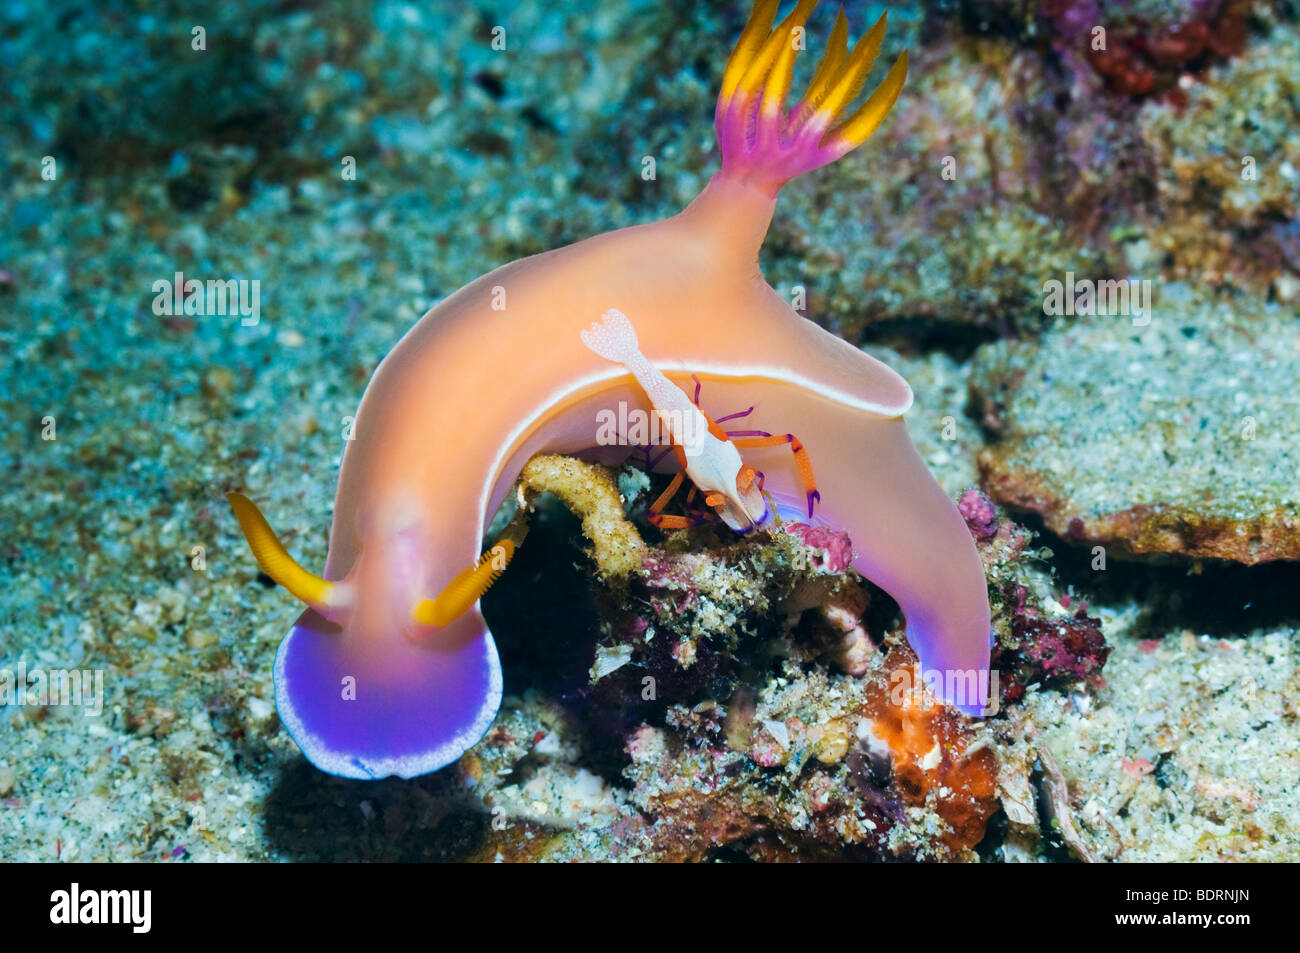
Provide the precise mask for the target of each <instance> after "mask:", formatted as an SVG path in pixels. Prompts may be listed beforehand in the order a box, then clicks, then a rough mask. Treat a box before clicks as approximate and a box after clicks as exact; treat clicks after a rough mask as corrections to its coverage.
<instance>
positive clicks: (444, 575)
mask: <svg viewBox="0 0 1300 953" xmlns="http://www.w3.org/2000/svg"><path fill="white" fill-rule="evenodd" d="M776 6H777V4H776V2H774V0H759V2H758V3H756V5H755V10H754V15H753V17H752V18H751V20H750V23H749V25H748V26H747V27H746V29H745V32H744V33H743V34H742V36H741V39H740V41H739V42H738V44H737V47H736V51H735V52H734V53H733V54H732V59H731V61H730V62H729V63H728V66H727V71H726V73H725V75H724V80H723V91H722V95H721V96H720V98H719V105H718V113H717V116H716V123H717V127H718V137H719V142H720V144H721V147H722V160H723V161H722V170H721V171H720V172H719V173H718V174H717V175H715V176H714V177H713V178H712V179H711V180H710V182H709V183H708V185H707V186H706V188H705V189H704V190H703V192H701V194H700V195H699V196H698V197H697V198H696V199H695V200H694V201H693V202H692V203H691V204H690V205H689V206H688V207H687V208H686V209H685V210H683V211H682V212H680V213H679V214H677V215H674V216H672V217H670V218H667V219H664V220H662V221H659V222H655V223H652V224H647V225H640V226H634V227H631V228H626V229H621V230H618V231H615V232H609V233H606V234H604V235H600V236H597V237H594V238H590V239H587V240H585V241H582V242H579V243H577V244H574V245H570V246H567V247H564V248H560V249H556V250H554V251H550V252H546V253H544V254H540V255H536V256H533V257H530V258H525V259H522V260H519V261H515V262H512V263H510V264H507V265H504V266H502V267H500V268H497V269H496V270H494V271H492V272H490V273H489V274H487V275H484V276H483V277H481V278H479V279H477V280H476V281H473V282H471V283H470V284H468V285H466V286H465V287H463V288H461V289H460V290H459V291H457V292H456V293H454V294H453V295H451V296H450V297H448V298H447V299H445V300H444V301H442V302H441V303H439V304H438V305H437V306H436V307H434V308H433V309H431V310H430V311H429V312H428V313H427V314H426V315H424V317H423V318H421V319H420V321H419V322H417V323H416V324H415V325H414V326H413V327H412V328H411V329H410V330H409V331H408V332H407V334H406V335H405V336H404V337H403V338H402V339H401V341H400V342H399V343H398V344H397V345H396V346H395V347H394V348H393V350H392V351H391V352H390V353H389V354H388V355H387V356H386V357H385V358H384V360H383V361H382V362H381V363H380V365H379V367H378V368H377V369H376V371H375V373H374V376H373V377H372V379H371V381H370V383H369V385H368V386H367V388H366V391H365V394H364V395H363V397H362V400H361V405H360V409H359V411H358V413H357V416H356V424H355V432H354V438H355V439H353V440H352V441H350V442H349V444H348V446H347V449H346V451H345V453H344V456H343V463H342V467H341V470H340V474H339V483H338V492H337V496H336V500H335V506H334V516H333V524H332V529H331V536H330V545H329V555H328V558H327V561H326V566H325V571H324V579H323V580H322V581H321V582H320V584H321V585H324V586H327V587H330V588H329V589H327V590H325V591H327V592H330V591H332V592H334V594H335V602H336V603H337V602H338V601H339V600H338V597H337V594H338V592H346V595H347V600H346V603H347V604H346V606H344V607H343V608H342V609H340V608H339V607H338V606H337V605H336V604H331V605H328V606H326V605H315V606H314V608H309V609H308V610H307V611H306V612H305V613H303V615H302V616H301V617H300V618H299V619H298V621H297V623H296V624H295V625H294V627H293V628H292V629H291V631H290V632H289V634H288V635H287V636H286V638H285V639H284V641H283V642H282V644H281V646H280V650H279V652H278V654H277V657H276V662H275V688H276V703H277V706H278V708H279V712H280V716H281V718H282V720H283V722H284V724H285V726H286V728H287V730H288V731H289V733H290V735H291V736H292V737H293V738H294V740H295V741H296V742H297V743H298V745H299V747H300V748H301V749H302V751H303V752H304V754H305V755H306V756H307V757H308V759H309V760H311V761H312V763H314V764H315V765H317V766H318V767H320V768H322V769H323V770H326V771H329V772H331V773H333V774H338V775H343V776H346V777H356V778H378V777H385V776H388V775H398V776H401V777H412V776H415V775H419V774H424V773H427V772H430V771H434V770H437V769H438V768H440V767H443V766H444V765H446V764H448V763H450V762H451V761H453V760H455V759H456V758H458V757H459V756H460V754H462V753H463V752H464V751H465V750H466V749H467V748H469V747H470V746H471V745H473V744H474V743H475V742H476V741H477V740H478V738H479V737H480V736H481V735H482V734H483V732H485V731H486V729H487V728H488V726H489V725H490V724H491V722H492V720H493V718H494V717H495V714H496V710H497V708H498V706H499V704H500V699H501V692H502V680H501V671H500V664H499V660H498V658H497V653H496V648H495V645H494V643H493V640H492V636H491V634H490V633H489V631H488V629H487V626H486V624H485V622H484V619H483V616H482V614H481V612H480V611H479V607H478V605H477V603H475V604H474V605H472V606H471V607H469V608H468V609H467V611H465V612H464V613H463V614H461V615H460V616H459V617H458V618H456V619H454V620H453V621H451V622H450V623H448V624H447V625H445V626H442V627H439V628H434V627H432V626H426V625H422V624H420V623H419V622H418V621H416V619H415V618H414V616H413V614H412V607H413V606H415V605H416V604H417V603H419V602H420V601H421V600H425V599H428V598H430V597H432V596H433V595H435V594H437V593H440V592H442V591H443V590H444V587H446V586H447V585H448V584H449V583H450V582H452V580H453V579H454V578H456V577H457V575H458V574H459V573H462V572H463V570H464V569H465V567H466V566H470V565H472V564H474V563H475V561H476V559H477V558H478V556H479V549H480V545H481V541H482V539H483V535H484V532H485V529H486V523H487V521H488V520H489V519H490V518H491V516H492V515H493V514H494V513H495V512H496V510H497V508H498V507H499V505H500V504H501V502H502V501H503V500H504V498H505V496H506V495H507V494H508V493H509V491H510V489H511V487H512V486H513V484H514V482H515V480H516V478H517V476H518V475H519V472H520V471H521V469H522V468H523V465H524V464H525V463H526V462H527V461H528V459H529V458H531V457H532V456H533V455H535V454H538V453H544V452H549V453H571V454H578V453H583V452H586V451H590V450H592V449H593V447H594V445H595V443H596V441H595V439H594V435H595V432H596V420H597V415H598V413H599V412H600V411H601V410H603V409H606V408H609V407H612V406H616V405H617V404H618V402H620V401H625V402H627V404H628V405H629V406H630V407H635V408H640V409H642V410H646V409H648V406H649V405H648V403H647V400H646V396H645V394H644V392H643V391H642V390H641V389H640V388H639V386H638V385H637V384H636V382H635V380H634V379H633V378H632V376H631V374H630V373H629V372H628V371H627V369H626V368H624V367H621V366H618V365H616V364H611V363H610V362H609V361H606V360H604V359H602V358H601V357H600V356H598V355H597V354H595V353H593V352H592V351H591V350H590V349H588V348H587V347H585V346H584V344H583V343H582V340H581V337H580V335H581V332H582V331H583V330H584V329H586V328H587V327H589V326H590V324H591V322H592V321H593V320H594V319H595V318H597V317H599V316H600V315H602V314H604V313H606V312H607V311H609V310H610V309H611V308H617V309H618V310H619V311H622V312H624V313H626V314H628V315H634V316H635V320H636V331H637V334H638V337H639V343H640V348H641V351H642V352H643V353H644V356H645V358H646V360H648V361H649V362H651V363H652V364H653V366H654V367H655V368H657V369H659V370H660V371H662V372H664V373H665V374H666V375H667V376H668V377H669V378H670V379H671V380H673V382H674V383H676V384H678V385H680V386H682V387H683V388H686V387H689V386H690V385H689V383H688V382H689V380H690V378H691V375H693V374H694V375H698V377H699V378H700V379H702V381H703V382H704V386H705V388H706V395H707V400H708V401H709V402H710V406H711V407H716V408H723V409H726V408H730V409H735V408H737V407H744V406H747V405H750V404H753V405H756V408H757V409H756V411H755V414H754V416H753V417H751V418H750V419H749V420H748V421H747V424H749V423H752V425H753V426H755V427H758V428H762V429H764V430H767V431H772V432H784V431H790V430H794V431H797V433H798V436H799V438H800V439H801V440H802V442H803V445H804V446H805V447H806V449H807V452H808V454H809V455H810V457H811V459H812V460H814V461H816V466H817V482H818V487H819V490H820V493H821V500H822V502H821V503H820V504H819V506H818V521H819V522H822V523H825V524H827V525H831V526H834V527H837V528H842V529H845V530H847V531H848V533H849V535H850V538H851V539H852V540H853V542H854V545H855V549H856V550H857V553H856V557H855V559H854V562H853V565H854V567H855V568H856V569H857V570H858V571H859V572H861V573H862V574H863V575H864V576H865V577H867V578H868V579H870V580H872V581H873V582H875V583H876V584H877V585H879V586H880V587H881V588H883V589H885V590H886V591H887V592H889V593H890V594H891V595H892V596H893V597H894V598H895V599H896V600H897V601H898V603H899V605H900V606H901V608H902V610H903V613H904V615H905V617H906V622H907V636H908V639H909V641H910V642H911V644H912V645H913V647H914V648H915V649H916V651H917V654H918V655H919V657H920V659H921V662H922V667H923V668H924V669H925V670H926V671H927V672H930V671H934V672H951V671H958V672H966V671H974V672H977V673H979V675H978V679H979V682H980V690H979V696H978V698H976V699H954V698H952V697H950V694H944V689H943V687H942V680H941V681H940V683H939V684H938V685H937V686H936V693H937V694H939V695H940V697H941V698H942V699H943V700H945V701H949V702H958V703H959V707H961V708H962V709H963V710H965V711H967V712H969V713H972V714H978V713H980V712H981V711H982V710H983V709H984V708H985V702H986V697H987V676H988V665H989V650H990V626H989V609H988V599H987V593H986V588H985V580H984V574H983V570H982V567H981V565H980V561H979V558H978V555H977V553H976V551H975V547H974V543H973V541H972V539H971V536H970V533H969V532H968V531H967V529H966V526H965V524H964V522H963V521H962V519H961V517H960V515H959V514H958V512H957V509H956V507H955V506H954V504H953V502H952V501H951V500H950V499H949V498H948V496H947V495H946V494H945V493H944V492H943V490H942V489H941V488H940V487H939V486H938V484H937V483H936V482H935V481H934V479H933V477H932V476H931V475H930V473H929V471H928V470H927V468H926V466H925V464H924V462H923V461H922V460H921V458H920V456H919V455H918V454H917V452H916V450H915V449H914V447H913V446H912V444H911V441H910V440H909V438H908V436H907V430H906V427H905V425H904V423H903V421H902V416H901V415H902V414H903V413H904V412H905V411H906V410H907V409H908V408H909V407H910V406H911V403H912V392H911V390H910V388H909V387H908V385H907V383H906V382H905V381H904V380H903V379H902V378H901V377H900V376H899V375H898V374H897V373H895V372H894V371H892V370H891V369H890V368H888V367H887V366H885V365H884V364H882V363H881V362H879V361H877V360H875V359H873V358H871V357H870V356H868V355H866V354H864V353H863V352H861V351H860V350H858V349H857V348H855V347H853V346H852V345H850V344H849V343H847V342H845V341H843V340H841V339H839V338H837V337H835V336H834V335H832V334H830V333H828V332H826V331H824V330H822V329H821V328H819V327H817V326H816V325H815V324H813V323H812V322H811V321H808V320H806V319H805V318H803V317H801V316H800V315H799V314H797V313H796V312H795V311H794V310H792V308H791V307H790V305H789V304H788V303H787V302H786V301H785V300H784V299H783V298H781V296H780V295H778V294H777V292H776V291H775V290H774V289H772V288H771V287H770V286H769V285H768V284H767V283H766V281H765V280H764V279H763V277H762V274H761V272H760V269H759V264H758V252H759V248H760V246H761V244H762V241H763V238H764V236H765V234H766V232H767V229H768V226H769V224H770V222H771V218H772V214H773V210H774V208H775V203H776V194H777V192H778V191H779V189H780V187H781V185H782V184H783V183H784V182H785V181H786V180H787V179H789V178H790V177H792V176H793V175H796V174H799V173H800V172H802V171H806V170H807V169H810V168H815V167H816V166H817V165H821V164H825V163H826V162H829V161H833V160H834V159H835V158H838V156H839V155H842V154H844V153H845V152H847V151H848V150H849V149H851V148H852V147H853V146H855V145H857V144H858V143H859V142H861V141H863V140H865V139H866V138H867V136H869V135H870V133H871V131H873V130H874V129H875V127H876V125H878V123H879V122H880V120H882V119H883V118H884V116H885V114H886V113H887V112H888V111H889V107H890V106H892V104H893V102H894V99H895V98H896V97H897V95H898V92H899V90H900V89H901V87H902V83H903V80H904V78H905V73H906V59H905V54H904V58H901V59H900V62H899V63H896V64H895V65H894V67H893V69H891V71H890V73H889V75H888V76H887V77H886V79H885V80H884V81H882V83H881V84H880V86H879V87H878V88H877V90H876V92H875V93H874V94H873V95H872V96H871V97H869V98H868V99H867V101H866V102H865V103H864V104H863V106H862V107H861V108H860V109H859V110H858V111H857V112H855V113H854V114H853V115H852V116H850V117H849V118H848V119H847V120H844V121H843V122H841V123H840V124H839V125H835V126H832V122H833V121H834V120H835V118H836V116H837V115H838V113H839V112H840V110H842V109H843V108H844V107H845V106H846V105H847V104H848V103H849V102H851V101H852V99H853V97H854V96H856V94H857V91H858V89H859V88H860V87H861V84H862V81H863V79H864V78H865V75H866V72H867V71H869V70H870V66H871V62H872V60H874V57H875V51H876V50H878V48H879V45H880V39H881V37H882V36H883V31H884V19H883V18H882V19H881V22H880V23H878V24H877V25H876V27H875V28H873V30H872V31H870V32H869V33H868V34H867V35H865V36H864V37H863V38H862V40H860V41H859V43H858V44H857V46H856V47H855V48H854V50H853V52H852V53H849V52H848V51H847V48H846V25H845V23H844V17H843V12H842V11H841V13H840V16H839V19H838V20H837V22H836V27H835V31H834V33H833V34H832V38H831V49H830V51H829V52H828V53H827V54H826V58H825V59H824V60H823V62H822V65H821V67H819V69H818V72H817V75H816V76H815V77H814V79H813V84H812V86H810V89H809V94H808V95H806V96H805V98H804V100H803V101H802V102H801V103H800V104H799V105H798V106H796V107H795V108H794V109H792V110H789V111H787V110H786V109H785V106H784V100H785V96H786V93H787V91H788V86H789V75H788V74H789V69H790V65H791V62H792V60H793V58H794V53H793V52H791V51H790V50H789V48H790V44H789V43H787V42H785V41H786V40H787V38H789V37H790V36H791V35H792V32H791V31H792V30H794V29H795V27H798V26H801V25H802V23H803V22H804V20H806V18H807V16H808V13H809V12H810V11H811V9H812V7H813V6H815V2H814V0H801V2H800V3H799V4H798V5H797V7H796V8H795V10H794V12H793V13H791V14H790V15H789V16H788V17H787V18H786V19H785V20H783V21H782V22H781V23H780V24H778V25H777V26H776V27H774V28H773V27H771V26H770V24H771V23H772V19H773V17H774V15H775V10H776ZM873 47H874V48H873ZM828 64H829V65H828ZM900 64H901V68H900ZM864 117H865V120H866V121H864ZM747 123H748V124H749V127H751V128H752V130H753V134H752V136H747V135H745V134H744V132H743V130H744V129H745V128H746V124H747ZM782 130H784V132H782ZM503 368H504V369H505V370H504V371H503ZM715 415H716V413H715ZM626 449H629V450H630V448H626ZM750 455H751V454H750V453H747V454H746V457H747V458H748V457H749V456H750ZM752 455H753V457H754V458H755V459H760V460H761V461H762V466H761V469H762V470H763V471H764V473H765V475H766V488H767V490H769V491H770V492H771V493H772V495H773V496H774V497H775V498H777V499H778V500H786V501H793V500H798V499H800V498H801V494H800V486H799V475H798V472H797V469H796V467H795V466H794V464H793V463H792V462H791V460H790V452H789V450H784V451H782V450H780V449H778V448H772V449H763V450H755V451H752ZM250 538H251V537H250ZM259 561H261V557H260V556H259ZM263 566H264V568H267V571H268V572H270V573H271V575H272V576H273V577H274V578H277V579H278V578H279V577H277V576H276V574H275V573H274V572H271V569H270V568H268V567H267V564H266V563H264V564H263ZM331 584H332V586H331ZM337 587H342V588H337ZM295 594H299V595H300V598H303V599H304V601H308V604H309V605H313V603H312V602H311V598H310V596H309V595H302V594H300V593H298V592H295ZM327 616H328V618H327ZM331 620H332V621H331Z"/></svg>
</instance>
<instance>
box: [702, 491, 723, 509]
mask: <svg viewBox="0 0 1300 953" xmlns="http://www.w3.org/2000/svg"><path fill="white" fill-rule="evenodd" d="M726 499H727V498H726V497H725V496H723V495H722V494H721V493H710V494H709V495H708V496H706V497H705V498H704V502H705V503H707V504H708V505H709V506H713V507H718V506H721V505H722V504H723V503H725V502H726Z"/></svg>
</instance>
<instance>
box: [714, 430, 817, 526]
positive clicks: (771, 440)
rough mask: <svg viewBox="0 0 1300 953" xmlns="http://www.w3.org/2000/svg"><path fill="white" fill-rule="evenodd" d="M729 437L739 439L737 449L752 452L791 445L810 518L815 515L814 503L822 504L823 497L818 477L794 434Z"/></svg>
mask: <svg viewBox="0 0 1300 953" xmlns="http://www.w3.org/2000/svg"><path fill="white" fill-rule="evenodd" d="M727 436H728V437H739V438H740V439H738V440H733V442H734V443H735V445H736V447H737V449H742V450H750V449H755V448H757V447H778V446H780V445H781V444H783V443H788V444H789V445H790V450H791V451H792V452H793V453H794V462H795V466H797V467H798V468H799V482H800V483H801V484H802V485H803V491H804V494H805V496H806V497H807V499H808V516H809V518H811V517H812V515H813V503H816V502H820V501H821V498H822V495H821V494H820V493H819V492H817V477H816V476H814V475H813V468H812V461H811V460H810V459H808V451H807V450H805V449H804V447H803V444H802V443H801V442H800V441H799V438H798V437H796V436H795V435H794V434H792V433H788V434H782V435H780V436H773V435H772V434H770V433H765V432H764V431H761V430H737V431H734V432H729V433H728V434H727Z"/></svg>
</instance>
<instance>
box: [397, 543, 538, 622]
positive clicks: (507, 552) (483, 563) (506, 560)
mask: <svg viewBox="0 0 1300 953" xmlns="http://www.w3.org/2000/svg"><path fill="white" fill-rule="evenodd" d="M514 555H515V544H514V543H513V542H511V541H510V540H508V539H501V540H498V541H497V543H496V544H495V545H494V546H493V547H492V548H491V549H489V550H488V551H487V552H486V553H484V554H483V555H482V556H480V557H479V560H478V562H477V563H475V564H474V565H473V566H470V567H469V568H468V569H465V570H462V571H461V572H460V573H459V574H458V575H457V576H456V577H455V578H454V579H452V581H451V582H449V583H447V585H446V587H445V588H444V589H443V590H442V592H441V593H439V594H438V597H437V598H436V599H424V600H422V601H420V602H418V603H416V605H415V608H414V609H412V610H411V618H412V619H413V620H415V621H416V622H418V623H419V624H420V625H427V626H433V627H435V628H441V627H442V626H445V625H447V624H448V623H450V622H453V621H455V620H456V619H458V618H460V616H462V615H464V614H465V613H466V612H467V611H468V610H469V607H470V606H472V605H473V604H474V603H476V602H478V601H479V599H481V598H483V594H484V593H486V592H487V591H488V590H489V589H491V588H492V585H493V584H494V583H495V582H496V581H497V580H498V579H500V578H501V574H502V573H503V572H505V571H506V567H507V566H508V565H510V560H511V559H513V558H514Z"/></svg>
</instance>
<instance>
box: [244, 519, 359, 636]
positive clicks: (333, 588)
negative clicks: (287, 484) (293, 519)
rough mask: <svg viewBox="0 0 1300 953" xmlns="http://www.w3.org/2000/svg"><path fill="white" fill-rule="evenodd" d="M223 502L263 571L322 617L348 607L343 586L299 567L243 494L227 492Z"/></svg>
mask: <svg viewBox="0 0 1300 953" xmlns="http://www.w3.org/2000/svg"><path fill="white" fill-rule="evenodd" d="M226 500H227V502H229V503H230V508H231V509H232V510H234V511H235V519H237V520H239V528H240V529H241V530H243V532H244V538H245V539H246V540H248V548H249V549H251V550H252V551H253V558H254V559H256V560H257V564H258V566H260V567H261V568H262V572H264V573H266V574H267V575H268V576H270V577H271V578H272V579H273V580H275V581H276V582H277V583H279V584H280V585H282V586H284V588H285V589H287V590H289V594H290V595H292V596H293V597H294V598H296V599H298V600H299V601H301V602H304V603H306V604H307V605H308V606H310V607H311V608H313V609H315V610H316V611H317V612H320V613H321V614H322V615H325V616H330V615H333V614H335V610H338V609H340V608H343V607H345V606H346V605H347V602H348V600H347V593H346V590H345V589H344V587H343V586H341V585H339V584H338V583H333V582H330V581H329V580H328V579H322V578H321V577H320V576H317V575H313V574H312V573H310V572H308V571H307V570H306V569H304V568H303V567H302V566H300V565H299V564H298V562H297V561H296V560H295V559H294V558H293V557H292V556H290V555H289V552H288V550H286V549H285V548H284V544H283V543H281V542H280V538H279V537H278V536H277V535H276V534H275V530H273V529H271V524H270V523H268V522H267V521H266V517H264V516H263V515H262V512H261V511H260V510H259V509H258V508H257V506H256V505H255V504H254V503H253V501H252V500H250V499H249V498H248V497H246V496H244V495H243V494H242V493H227V494H226Z"/></svg>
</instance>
